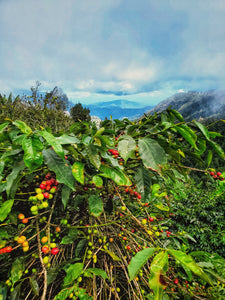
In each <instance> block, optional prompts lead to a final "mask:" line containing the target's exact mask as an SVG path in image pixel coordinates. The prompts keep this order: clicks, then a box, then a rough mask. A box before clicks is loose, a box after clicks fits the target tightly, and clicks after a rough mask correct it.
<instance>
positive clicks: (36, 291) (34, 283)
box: [29, 277, 39, 296]
mask: <svg viewBox="0 0 225 300" xmlns="http://www.w3.org/2000/svg"><path fill="white" fill-rule="evenodd" d="M29 280H30V286H31V289H32V291H33V293H34V295H35V296H39V285H38V282H37V280H36V279H35V278H33V277H29Z"/></svg>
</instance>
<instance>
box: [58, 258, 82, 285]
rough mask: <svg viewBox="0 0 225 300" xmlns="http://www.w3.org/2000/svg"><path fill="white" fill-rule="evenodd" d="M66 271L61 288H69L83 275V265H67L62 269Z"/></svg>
mask: <svg viewBox="0 0 225 300" xmlns="http://www.w3.org/2000/svg"><path fill="white" fill-rule="evenodd" d="M63 269H64V270H65V271H66V276H65V277H64V281H63V286H69V285H72V284H73V283H74V281H75V280H76V279H77V278H78V277H79V276H80V275H81V274H82V273H83V269H84V264H83V263H76V264H69V265H66V266H65V267H64V268H63Z"/></svg>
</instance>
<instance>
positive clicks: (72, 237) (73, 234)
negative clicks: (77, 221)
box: [60, 228, 78, 245]
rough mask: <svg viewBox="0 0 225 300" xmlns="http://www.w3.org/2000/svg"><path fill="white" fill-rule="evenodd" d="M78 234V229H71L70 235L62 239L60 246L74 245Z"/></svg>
mask: <svg viewBox="0 0 225 300" xmlns="http://www.w3.org/2000/svg"><path fill="white" fill-rule="evenodd" d="M77 234H78V230H77V229H76V228H70V229H69V232H68V235H66V236H64V237H63V238H62V241H61V243H60V244H62V245H67V244H72V243H73V242H74V241H75V240H76V238H77Z"/></svg>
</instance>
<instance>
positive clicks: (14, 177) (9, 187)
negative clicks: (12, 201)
mask: <svg viewBox="0 0 225 300" xmlns="http://www.w3.org/2000/svg"><path fill="white" fill-rule="evenodd" d="M24 168H25V164H24V162H23V161H20V162H18V163H16V164H15V165H14V166H13V168H12V172H11V173H10V174H9V175H8V176H7V177H6V183H7V184H6V193H7V196H8V197H9V196H11V198H13V197H14V196H15V192H16V188H17V183H18V180H19V179H20V172H21V171H22V170H23V169H24Z"/></svg>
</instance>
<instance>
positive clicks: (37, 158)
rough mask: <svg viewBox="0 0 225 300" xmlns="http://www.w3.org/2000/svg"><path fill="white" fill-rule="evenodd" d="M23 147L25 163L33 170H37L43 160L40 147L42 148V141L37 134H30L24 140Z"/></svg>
mask: <svg viewBox="0 0 225 300" xmlns="http://www.w3.org/2000/svg"><path fill="white" fill-rule="evenodd" d="M22 147H23V150H24V156H23V160H24V163H25V165H26V166H27V167H28V168H29V169H30V170H31V171H33V170H35V169H36V168H38V167H39V166H40V165H41V164H42V162H43V156H42V154H41V153H40V149H41V148H42V143H41V141H40V140H39V139H38V138H37V137H35V136H30V137H28V138H24V139H23V140H22Z"/></svg>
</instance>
